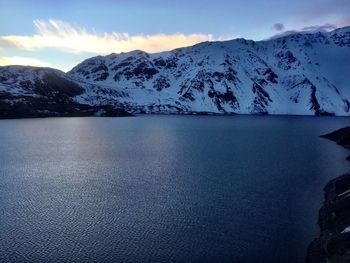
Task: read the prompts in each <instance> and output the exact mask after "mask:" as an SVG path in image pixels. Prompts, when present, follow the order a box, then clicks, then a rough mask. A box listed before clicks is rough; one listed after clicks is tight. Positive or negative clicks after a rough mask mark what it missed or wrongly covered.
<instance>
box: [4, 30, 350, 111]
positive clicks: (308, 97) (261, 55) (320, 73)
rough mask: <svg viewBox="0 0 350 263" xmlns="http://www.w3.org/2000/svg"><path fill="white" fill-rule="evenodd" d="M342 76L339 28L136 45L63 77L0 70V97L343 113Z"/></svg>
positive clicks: (343, 45) (349, 37)
mask: <svg viewBox="0 0 350 263" xmlns="http://www.w3.org/2000/svg"><path fill="white" fill-rule="evenodd" d="M349 73H350V27H346V28H341V29H337V30H334V31H332V32H329V33H326V32H318V33H297V34H292V35H287V36H282V37H279V38H274V39H270V40H265V41H258V42H254V41H251V40H245V39H236V40H231V41H223V42H219V41H218V42H204V43H200V44H197V45H194V46H191V47H186V48H179V49H175V50H172V51H167V52H161V53H154V54H148V53H146V52H143V51H138V50H136V51H132V52H128V53H120V54H110V55H107V56H97V57H93V58H90V59H87V60H85V61H83V62H82V63H80V64H79V65H77V66H76V67H74V68H73V69H72V70H71V71H70V72H68V73H67V74H65V73H63V72H60V71H57V70H54V69H47V68H45V69H44V68H26V67H14V66H13V67H0V96H2V97H3V94H5V93H6V94H7V95H6V99H7V101H18V100H23V99H24V97H28V96H43V95H44V96H47V95H48V94H46V95H45V94H43V93H45V92H48V91H50V92H49V96H51V97H54V98H55V101H56V102H57V103H59V101H57V100H58V99H60V98H62V99H63V100H68V101H73V102H74V103H77V104H79V105H86V104H88V105H95V106H100V105H114V106H117V107H124V108H125V109H127V110H128V111H131V112H146V113H159V112H162V113H189V112H213V113H244V114H301V115H327V114H335V115H346V116H347V115H350V102H349V101H350V74H349ZM47 76H49V77H47ZM53 76H55V77H53ZM57 82H58V83H59V85H58V84H57ZM40 83H41V84H40ZM0 100H1V97H0ZM56 102H55V103H56Z"/></svg>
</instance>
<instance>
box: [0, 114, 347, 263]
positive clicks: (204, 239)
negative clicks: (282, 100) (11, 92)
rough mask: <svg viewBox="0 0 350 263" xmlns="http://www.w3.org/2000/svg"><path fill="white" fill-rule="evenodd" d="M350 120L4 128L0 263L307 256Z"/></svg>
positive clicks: (144, 119) (125, 121)
mask: <svg viewBox="0 0 350 263" xmlns="http://www.w3.org/2000/svg"><path fill="white" fill-rule="evenodd" d="M349 123H350V119H349V118H342V117H300V116H159V115H158V116H157V115H154V116H137V117H128V118H48V119H23V120H1V121H0V262H45V263H46V262H79V263H80V262H165V263H168V262H211V263H213V262H220V263H224V262H236V263H240V262H247V263H252V262H269V263H271V262H293V263H294V262H304V258H305V255H306V248H307V246H308V244H309V242H310V241H311V240H312V239H313V238H314V237H316V236H317V235H318V233H319V230H318V226H317V219H318V209H319V208H320V207H321V204H322V201H323V187H324V186H325V184H326V183H327V181H328V180H330V179H331V178H334V177H336V176H338V175H340V174H342V173H344V172H346V171H348V170H350V162H347V161H346V160H345V157H346V156H347V155H348V151H347V150H345V149H343V148H342V147H340V146H337V145H336V144H335V143H334V142H331V141H328V140H325V139H322V138H320V137H319V135H321V134H324V133H327V132H330V131H333V130H335V129H338V128H341V127H343V126H347V125H349Z"/></svg>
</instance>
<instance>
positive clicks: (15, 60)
mask: <svg viewBox="0 0 350 263" xmlns="http://www.w3.org/2000/svg"><path fill="white" fill-rule="evenodd" d="M8 65H24V66H36V67H52V66H51V64H49V63H47V62H44V61H41V60H38V59H35V58H29V57H18V56H13V57H0V66H8Z"/></svg>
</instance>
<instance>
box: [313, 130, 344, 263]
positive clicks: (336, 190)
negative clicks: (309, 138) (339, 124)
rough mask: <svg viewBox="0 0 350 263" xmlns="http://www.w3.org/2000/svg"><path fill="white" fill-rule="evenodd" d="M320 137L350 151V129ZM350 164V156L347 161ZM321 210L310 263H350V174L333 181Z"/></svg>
mask: <svg viewBox="0 0 350 263" xmlns="http://www.w3.org/2000/svg"><path fill="white" fill-rule="evenodd" d="M320 137H322V138H325V139H329V140H332V141H334V142H336V143H337V144H338V145H340V146H343V147H344V148H346V149H349V150H350V127H345V128H342V129H339V130H336V131H334V132H331V133H328V134H325V135H321V136H320ZM346 159H347V160H348V161H350V155H349V156H348V157H347V158H346ZM323 190H324V202H323V205H322V207H321V209H320V210H319V216H318V225H319V228H320V235H319V237H317V238H315V239H314V240H313V241H312V242H311V243H310V245H309V247H308V248H307V256H306V262H307V263H323V262H324V263H331V262H334V263H340V262H350V172H347V173H345V174H343V175H340V176H338V177H336V178H334V179H332V180H330V181H329V182H328V183H327V184H326V186H325V187H324V189H323Z"/></svg>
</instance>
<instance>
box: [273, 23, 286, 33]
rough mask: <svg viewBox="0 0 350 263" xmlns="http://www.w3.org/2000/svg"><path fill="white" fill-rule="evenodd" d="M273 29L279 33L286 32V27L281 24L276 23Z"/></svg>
mask: <svg viewBox="0 0 350 263" xmlns="http://www.w3.org/2000/svg"><path fill="white" fill-rule="evenodd" d="M273 28H274V29H275V30H277V31H283V30H284V25H283V24H281V23H276V24H274V25H273Z"/></svg>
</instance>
